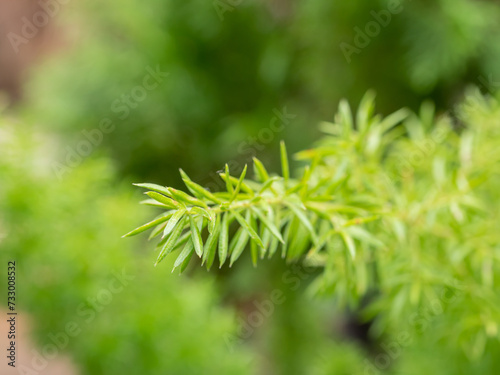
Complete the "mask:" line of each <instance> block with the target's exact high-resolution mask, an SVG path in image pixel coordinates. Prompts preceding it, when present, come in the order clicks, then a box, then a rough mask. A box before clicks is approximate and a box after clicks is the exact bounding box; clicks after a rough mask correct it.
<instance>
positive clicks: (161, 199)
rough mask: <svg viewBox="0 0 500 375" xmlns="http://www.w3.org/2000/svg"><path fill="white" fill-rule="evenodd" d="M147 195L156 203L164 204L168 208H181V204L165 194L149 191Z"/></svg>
mask: <svg viewBox="0 0 500 375" xmlns="http://www.w3.org/2000/svg"><path fill="white" fill-rule="evenodd" d="M146 194H147V195H148V196H149V197H151V198H153V199H154V200H155V201H157V202H160V203H162V204H163V205H165V206H166V207H167V208H173V209H177V208H179V207H180V205H179V203H177V202H176V201H174V200H172V199H171V198H169V197H166V196H164V195H163V194H159V193H157V192H156V191H148V192H146Z"/></svg>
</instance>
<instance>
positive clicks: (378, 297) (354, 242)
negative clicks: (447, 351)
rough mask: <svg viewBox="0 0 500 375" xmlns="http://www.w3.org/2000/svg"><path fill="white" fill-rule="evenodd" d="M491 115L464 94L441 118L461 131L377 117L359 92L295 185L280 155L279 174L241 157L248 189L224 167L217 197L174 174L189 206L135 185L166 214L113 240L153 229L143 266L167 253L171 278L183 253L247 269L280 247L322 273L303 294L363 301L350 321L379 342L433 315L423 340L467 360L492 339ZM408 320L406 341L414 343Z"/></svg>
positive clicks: (421, 119)
mask: <svg viewBox="0 0 500 375" xmlns="http://www.w3.org/2000/svg"><path fill="white" fill-rule="evenodd" d="M499 112H500V107H499V105H498V103H497V102H496V101H494V100H492V99H488V98H482V97H481V96H479V94H478V93H477V92H471V94H470V95H469V96H468V99H467V101H466V102H464V104H462V105H461V106H460V107H458V109H457V111H456V113H455V114H454V115H455V116H457V117H458V118H459V119H460V121H461V122H462V123H463V124H465V126H462V127H458V126H457V125H454V121H453V117H452V116H451V115H449V116H442V117H440V118H437V119H435V118H434V117H435V116H434V110H433V107H432V105H430V104H429V103H426V104H424V105H423V106H422V109H421V111H420V113H419V115H416V114H413V113H411V112H410V111H408V110H406V109H403V110H400V111H397V112H395V113H393V114H391V115H389V116H387V117H385V118H383V117H381V116H379V115H374V96H373V94H372V93H367V95H366V96H365V97H364V98H363V100H362V101H361V104H360V106H359V108H358V110H357V112H356V114H355V115H353V113H352V112H351V110H350V108H349V106H348V105H347V103H346V102H345V101H343V102H341V103H340V105H339V112H338V114H337V116H336V118H335V121H334V122H332V123H322V124H321V128H322V130H323V131H324V132H325V133H326V136H325V137H324V138H323V139H322V140H321V141H320V142H319V143H318V144H317V145H316V146H315V147H313V148H311V149H308V150H304V151H301V152H299V153H298V154H297V155H296V156H297V159H299V160H301V161H304V162H306V165H305V166H303V167H301V168H300V173H298V174H297V177H296V178H292V177H291V175H290V172H289V163H288V158H287V153H286V150H285V146H284V144H283V143H282V145H281V161H282V171H281V176H275V175H273V174H269V172H268V171H267V170H266V169H265V168H264V166H263V165H262V163H260V162H259V161H258V160H257V159H254V171H255V179H247V178H246V174H245V172H246V169H245V170H244V171H243V172H242V174H241V175H240V176H239V177H238V176H236V177H234V176H230V174H229V171H228V168H227V166H226V170H225V171H224V172H221V173H220V175H221V178H222V179H223V180H224V181H225V183H226V186H227V189H226V191H224V192H214V193H212V192H209V191H207V190H204V189H203V188H202V187H201V186H199V185H197V184H196V183H194V182H193V181H191V180H190V179H189V177H187V175H186V174H185V173H183V172H182V171H181V174H182V176H183V180H184V182H185V184H186V186H187V188H188V190H189V191H190V193H191V194H187V193H185V192H182V191H179V190H176V189H173V188H168V187H163V186H159V185H153V184H138V185H139V186H140V187H143V188H146V189H148V190H150V191H149V192H147V193H146V194H148V195H149V197H150V198H152V200H150V199H148V200H146V201H144V202H143V203H145V204H153V205H156V206H159V207H162V208H163V209H164V210H166V211H165V213H164V214H162V215H160V216H159V217H158V218H157V219H155V220H154V221H152V222H150V223H148V224H146V225H144V226H142V227H139V228H138V229H136V230H134V231H132V232H130V233H128V234H127V235H134V234H137V233H140V232H142V231H145V230H147V229H149V228H150V227H154V226H155V229H153V232H152V233H151V236H150V238H154V237H156V236H161V240H160V242H159V244H158V246H157V250H158V251H159V255H158V259H157V263H159V262H160V261H161V260H162V259H163V258H164V257H165V256H166V255H168V254H169V253H171V252H173V251H174V250H176V249H179V254H178V255H176V257H177V260H176V263H175V265H176V266H179V265H180V266H181V271H182V268H183V267H184V266H185V264H186V262H188V261H189V257H190V256H191V255H192V254H193V253H195V254H196V255H197V257H199V258H201V262H202V264H203V263H205V264H206V266H207V268H210V266H211V265H212V263H213V262H214V259H215V255H216V253H218V258H219V264H220V265H221V266H222V265H223V264H224V263H225V261H226V260H227V259H229V264H230V265H231V264H232V263H233V262H234V261H236V260H237V259H238V257H239V256H240V255H241V253H242V252H243V251H244V249H245V247H246V246H247V244H248V246H247V247H248V248H249V250H250V252H251V254H252V259H253V261H254V263H256V262H257V259H258V258H262V257H264V256H273V255H274V254H275V253H276V252H277V251H279V250H278V249H281V251H280V252H281V254H282V255H283V256H285V257H286V258H287V260H288V261H298V260H301V261H303V262H305V264H307V265H312V266H316V267H323V269H324V272H323V274H322V276H321V277H318V278H317V279H316V281H315V283H314V285H313V286H312V287H313V290H315V291H317V292H321V293H326V294H328V295H332V296H333V297H334V298H335V299H336V300H337V301H338V302H339V303H340V304H341V305H343V304H348V305H350V306H359V303H360V302H361V299H362V298H365V297H367V300H366V301H365V302H366V303H367V306H366V307H365V308H363V312H364V316H365V318H373V317H376V325H375V327H374V332H375V333H378V334H379V335H380V334H382V333H387V332H391V331H395V332H398V330H402V329H405V327H407V326H408V317H409V316H410V317H411V316H412V314H413V313H414V312H415V311H417V312H418V311H419V309H421V308H424V307H425V308H429V306H431V307H433V306H434V307H435V305H436V304H438V305H439V309H440V310H442V311H441V312H439V313H437V312H436V314H435V315H436V316H437V318H436V320H438V321H439V325H437V327H434V331H433V334H432V336H433V337H434V339H435V340H445V342H446V344H447V345H448V346H451V347H456V345H458V346H459V347H461V348H463V349H464V353H465V354H466V355H467V357H468V358H469V359H477V358H480V357H482V356H484V355H486V354H485V350H486V348H489V347H490V345H493V346H494V345H496V344H495V343H497V340H498V338H499V336H498V335H499V331H498V321H500V310H499V306H500V301H499V300H498V295H497V293H496V291H497V290H498V280H496V278H495V276H494V275H495V274H496V273H497V272H498V269H499V258H498V251H499V248H498V243H499V240H500V239H499V238H498V232H497V231H496V223H497V222H498V219H499V218H498V214H499V212H498V210H497V209H496V208H497V207H498V206H499V204H500V202H499V198H500V196H499V193H498V191H499V190H498V188H499V186H500V180H499V179H498V176H499V175H498V173H497V171H498V170H499V162H500V152H499V150H498V147H497V144H498V141H499V135H500V133H499V129H500V128H499V127H498V120H497V118H498V114H499ZM205 228H207V229H206V230H205ZM233 231H235V234H234V235H232V236H229V235H228V233H231V232H233ZM204 232H206V233H204ZM205 234H206V236H205ZM181 248H182V250H181ZM434 307H433V308H434ZM444 310H446V312H447V314H450V315H448V319H441V318H442V317H441V316H440V315H441V314H442V312H443V311H444ZM413 315H414V314H413ZM450 316H451V317H453V318H452V319H450ZM418 318H419V315H418V313H417V315H416V318H415V316H414V317H413V319H410V322H413V324H411V325H410V326H411V332H412V335H415V334H417V333H420V331H422V324H420V323H418V322H416V321H418ZM457 321H462V322H464V324H462V325H461V326H460V328H458V327H456V326H455V322H457ZM465 322H466V323H465ZM417 323H418V324H417ZM434 323H435V322H433V325H434Z"/></svg>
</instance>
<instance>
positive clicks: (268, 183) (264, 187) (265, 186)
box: [259, 177, 283, 194]
mask: <svg viewBox="0 0 500 375" xmlns="http://www.w3.org/2000/svg"><path fill="white" fill-rule="evenodd" d="M282 179H283V177H271V178H270V179H268V180H267V181H266V182H265V183H264V184H263V185H262V187H261V188H260V190H259V194H262V193H263V192H265V191H266V190H267V189H270V190H272V189H273V188H272V185H273V183H275V182H276V181H280V180H282Z"/></svg>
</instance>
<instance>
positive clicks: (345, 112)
mask: <svg viewBox="0 0 500 375" xmlns="http://www.w3.org/2000/svg"><path fill="white" fill-rule="evenodd" d="M339 116H340V123H341V124H342V130H343V132H344V136H349V134H351V132H352V130H353V128H354V121H353V119H352V111H351V107H350V106H349V103H348V102H347V100H345V99H342V100H341V101H340V103H339Z"/></svg>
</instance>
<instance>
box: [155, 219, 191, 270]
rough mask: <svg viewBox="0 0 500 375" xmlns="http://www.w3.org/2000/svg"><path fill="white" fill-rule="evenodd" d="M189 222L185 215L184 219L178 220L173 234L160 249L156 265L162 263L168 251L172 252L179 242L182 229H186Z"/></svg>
mask: <svg viewBox="0 0 500 375" xmlns="http://www.w3.org/2000/svg"><path fill="white" fill-rule="evenodd" d="M186 222H187V217H184V218H183V219H182V220H180V221H179V222H177V225H175V227H174V229H173V230H172V234H171V235H170V237H168V240H167V242H165V245H164V246H163V248H162V249H161V251H160V254H159V255H158V259H157V260H156V263H155V267H156V265H157V264H158V263H160V262H161V261H162V260H163V258H165V256H167V254H168V253H170V252H171V251H172V250H173V249H174V247H175V245H176V244H177V240H178V239H179V237H180V235H181V233H182V230H183V229H184V224H185V223H186Z"/></svg>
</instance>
